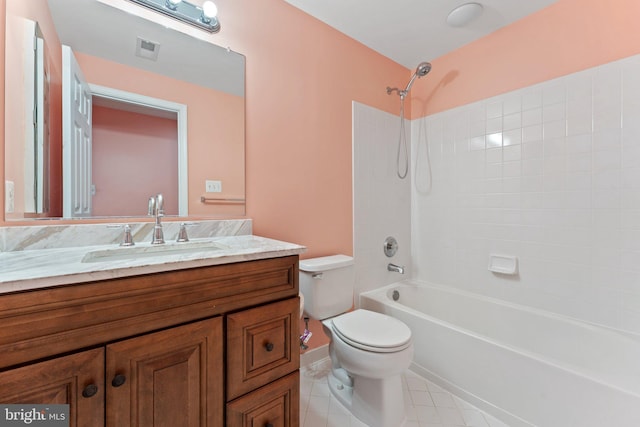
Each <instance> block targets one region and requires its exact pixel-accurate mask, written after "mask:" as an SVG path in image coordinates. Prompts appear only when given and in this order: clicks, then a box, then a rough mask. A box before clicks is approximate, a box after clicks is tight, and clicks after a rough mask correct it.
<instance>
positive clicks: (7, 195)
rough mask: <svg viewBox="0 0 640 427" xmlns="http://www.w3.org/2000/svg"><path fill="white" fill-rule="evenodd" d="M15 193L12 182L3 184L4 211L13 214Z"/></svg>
mask: <svg viewBox="0 0 640 427" xmlns="http://www.w3.org/2000/svg"><path fill="white" fill-rule="evenodd" d="M15 200H16V192H15V186H14V184H13V181H5V182H4V211H5V212H6V213H13V211H14V210H15Z"/></svg>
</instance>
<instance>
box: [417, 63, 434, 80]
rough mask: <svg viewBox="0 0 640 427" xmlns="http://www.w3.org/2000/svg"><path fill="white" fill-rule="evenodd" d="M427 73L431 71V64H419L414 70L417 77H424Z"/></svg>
mask: <svg viewBox="0 0 640 427" xmlns="http://www.w3.org/2000/svg"><path fill="white" fill-rule="evenodd" d="M429 71H431V63H429V62H421V63H420V64H418V67H417V68H416V74H417V75H418V77H424V76H426V75H427V73H429Z"/></svg>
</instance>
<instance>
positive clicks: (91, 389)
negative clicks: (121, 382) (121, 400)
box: [82, 384, 98, 397]
mask: <svg viewBox="0 0 640 427" xmlns="http://www.w3.org/2000/svg"><path fill="white" fill-rule="evenodd" d="M96 393H98V386H97V385H95V384H89V385H88V386H86V387H85V388H84V390H82V397H92V396H95V395H96Z"/></svg>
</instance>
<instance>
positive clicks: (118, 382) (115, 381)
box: [111, 374, 127, 387]
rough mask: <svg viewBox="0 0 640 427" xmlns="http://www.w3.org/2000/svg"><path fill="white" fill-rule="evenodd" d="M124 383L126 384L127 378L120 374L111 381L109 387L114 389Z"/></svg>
mask: <svg viewBox="0 0 640 427" xmlns="http://www.w3.org/2000/svg"><path fill="white" fill-rule="evenodd" d="M125 382H127V377H125V376H124V375H122V374H118V375H116V376H115V377H113V380H112V381H111V385H112V386H114V387H120V386H121V385H122V384H124V383H125Z"/></svg>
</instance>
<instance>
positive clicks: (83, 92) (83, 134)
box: [62, 45, 92, 218]
mask: <svg viewBox="0 0 640 427" xmlns="http://www.w3.org/2000/svg"><path fill="white" fill-rule="evenodd" d="M91 106H92V100H91V89H90V88H89V85H88V84H87V82H86V81H85V79H84V76H83V75H82V70H81V69H80V66H79V65H78V63H77V61H76V59H75V57H74V55H73V51H72V50H71V48H70V47H69V46H64V45H63V46H62V206H63V209H62V211H63V212H62V214H63V216H64V217H65V218H72V217H86V216H91V111H92V107H91Z"/></svg>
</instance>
